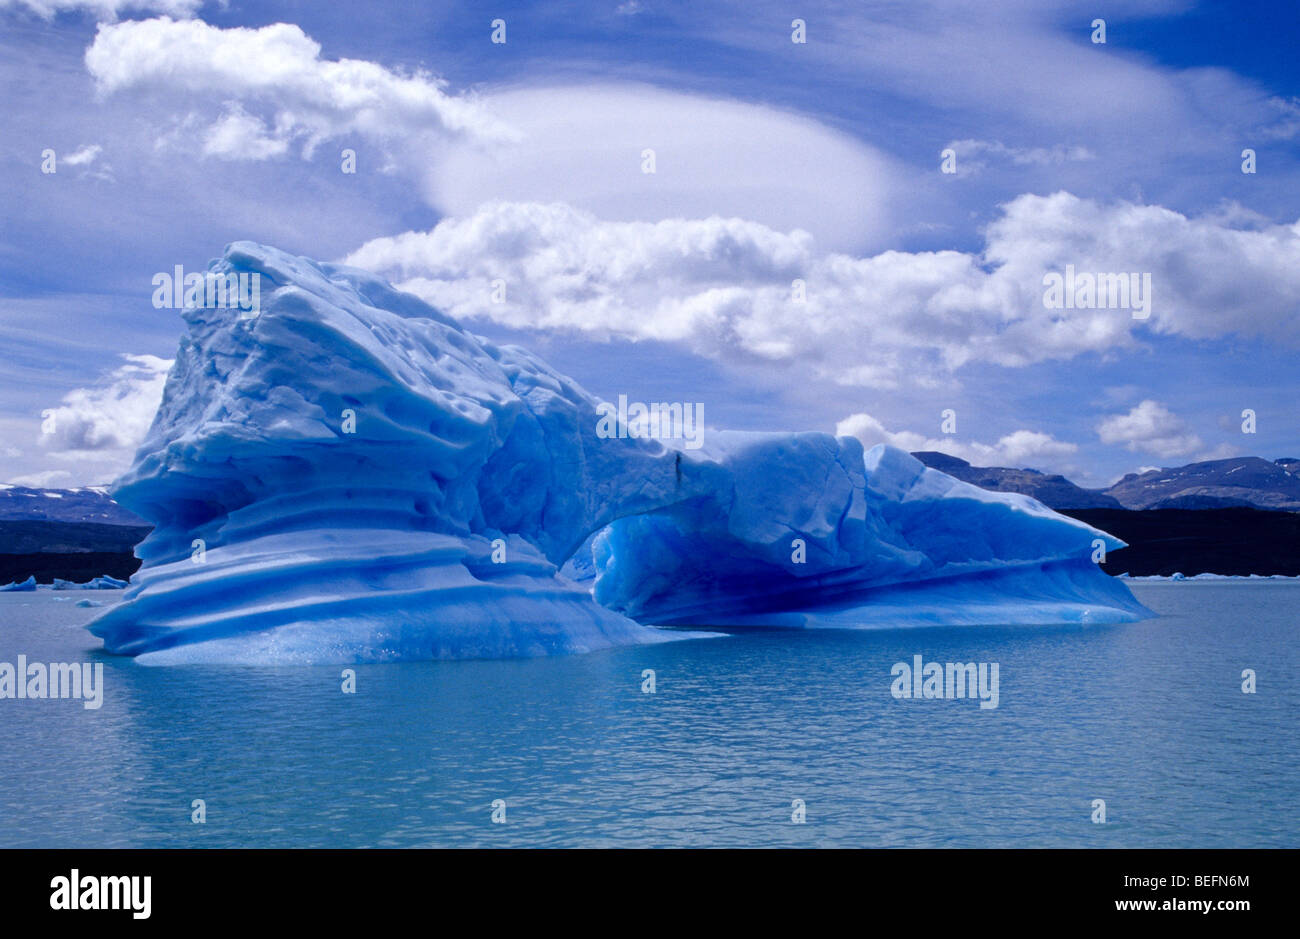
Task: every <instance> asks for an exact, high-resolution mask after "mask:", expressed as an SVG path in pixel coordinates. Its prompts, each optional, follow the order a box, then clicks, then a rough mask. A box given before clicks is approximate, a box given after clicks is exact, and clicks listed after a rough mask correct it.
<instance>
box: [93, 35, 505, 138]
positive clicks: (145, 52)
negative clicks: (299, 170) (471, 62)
mask: <svg viewBox="0 0 1300 939" xmlns="http://www.w3.org/2000/svg"><path fill="white" fill-rule="evenodd" d="M86 68H87V69H88V70H89V72H90V74H91V76H92V77H93V78H94V81H95V87H96V89H97V91H98V92H99V93H100V94H101V95H110V94H122V93H126V92H139V93H149V92H156V93H159V94H161V95H165V96H166V97H167V99H168V100H169V101H170V100H176V99H178V98H179V99H181V100H183V101H185V102H186V103H187V104H188V105H189V106H192V107H198V108H206V109H207V111H209V112H212V114H213V116H212V117H211V121H212V128H211V130H210V132H209V133H208V134H207V135H206V137H205V140H204V152H205V153H207V154H209V155H212V156H218V157H221V158H223V159H245V160H264V159H268V158H270V157H273V156H278V155H279V154H282V153H284V152H286V151H287V150H288V149H289V148H290V147H291V146H298V145H300V146H301V148H302V153H303V155H304V156H306V157H310V156H311V154H312V153H313V151H314V150H315V148H316V147H317V146H319V145H320V144H321V143H322V142H323V141H325V140H329V139H335V138H340V137H346V136H349V135H354V134H357V135H361V136H363V137H365V138H367V139H370V140H376V141H382V142H386V143H391V144H393V145H395V146H411V147H426V148H427V147H428V146H430V145H431V144H432V142H434V141H441V140H447V139H452V138H456V137H461V136H465V137H473V138H483V139H497V138H509V137H510V136H511V132H510V131H509V129H508V128H506V127H505V126H504V125H503V124H501V123H500V122H499V121H497V120H495V119H494V118H492V117H491V116H490V115H489V114H488V113H487V112H486V111H485V110H484V109H483V108H482V107H481V106H480V105H479V104H478V102H476V101H475V100H473V99H472V98H470V97H466V96H455V95H451V94H448V93H447V92H446V91H445V83H444V82H442V81H440V80H439V79H437V78H435V77H434V76H432V75H430V74H428V73H427V72H415V73H412V74H405V73H402V72H398V71H394V70H391V69H387V68H384V67H383V66H381V65H378V64H376V63H374V62H367V61H364V60H359V59H338V60H331V59H324V58H322V57H321V47H320V43H318V42H316V41H315V40H313V39H312V38H311V37H310V36H308V35H307V34H306V33H304V32H303V31H302V29H301V28H299V27H298V26H296V25H292V24H288V23H275V24H273V25H270V26H263V27H261V28H259V29H251V28H246V27H236V28H232V29H222V28H220V27H217V26H211V25H209V24H207V23H204V22H203V21H201V20H179V21H178V20H173V19H171V18H170V17H160V18H157V19H151V20H143V21H133V22H125V23H119V24H115V25H104V24H101V25H100V27H99V29H98V31H97V32H96V34H95V40H94V42H93V43H91V45H90V47H89V48H88V49H87V50H86ZM218 107H220V108H222V109H223V113H222V114H221V115H220V116H219V117H218V116H215V111H216V109H217V108H218ZM250 109H251V110H250Z"/></svg>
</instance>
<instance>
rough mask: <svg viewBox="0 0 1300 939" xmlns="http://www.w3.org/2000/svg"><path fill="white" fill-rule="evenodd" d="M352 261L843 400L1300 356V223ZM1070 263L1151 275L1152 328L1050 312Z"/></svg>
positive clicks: (1109, 223) (1157, 216)
mask: <svg viewBox="0 0 1300 939" xmlns="http://www.w3.org/2000/svg"><path fill="white" fill-rule="evenodd" d="M347 261H348V263H351V264H354V265H357V266H360V267H364V268H367V269H370V270H373V271H376V272H379V273H381V274H383V275H385V276H387V277H389V278H390V279H392V280H394V281H396V282H398V283H399V284H400V286H402V287H403V288H404V289H406V290H410V291H412V292H414V293H416V294H418V295H420V296H422V297H423V298H425V299H426V300H428V301H429V302H430V303H432V304H433V305H435V306H437V307H440V308H441V309H443V310H445V311H447V312H449V313H451V314H452V315H454V316H457V317H461V318H470V319H472V318H481V319H488V320H493V321H495V322H498V323H502V324H504V325H507V326H511V327H515V328H530V329H572V330H577V331H580V332H583V333H586V334H588V335H589V336H592V337H595V338H621V339H630V340H640V339H656V340H667V341H680V342H682V343H685V344H686V345H687V346H689V347H690V348H691V349H692V351H695V352H697V353H700V354H703V355H709V356H713V357H717V358H734V357H737V356H741V357H750V358H753V359H757V360H763V359H781V360H789V359H792V360H795V361H796V362H798V363H802V364H803V365H805V366H807V367H808V368H809V369H810V370H811V371H812V372H813V373H814V374H816V375H817V376H819V377H822V378H826V379H830V380H833V381H836V382H838V383H840V384H844V385H853V386H866V387H875V388H884V389H888V388H895V387H899V386H900V385H903V384H907V383H912V384H921V385H924V384H927V383H929V384H934V383H936V382H938V381H940V380H942V379H943V378H945V377H947V376H951V374H952V373H954V372H955V371H956V370H957V369H959V368H960V367H961V366H963V365H965V364H966V363H968V362H983V363H991V364H995V365H1001V366H1008V367H1016V366H1023V365H1028V364H1031V363H1035V362H1042V361H1047V360H1053V359H1069V358H1072V357H1074V356H1078V355H1081V354H1084V353H1090V352H1091V353H1107V352H1110V351H1113V350H1120V349H1130V348H1134V347H1136V346H1138V345H1139V343H1140V341H1141V337H1142V334H1143V332H1144V331H1152V332H1155V333H1164V334H1170V335H1176V336H1183V337H1187V338H1191V339H1205V338H1212V337H1219V336H1226V335H1229V334H1233V333H1236V334H1240V335H1245V336H1265V337H1268V338H1270V339H1272V340H1275V341H1280V342H1284V343H1291V344H1295V343H1297V342H1300V317H1297V316H1296V312H1297V310H1300V223H1297V224H1296V225H1291V226H1279V225H1270V226H1265V227H1262V228H1260V227H1256V228H1254V229H1252V230H1243V229H1236V228H1231V227H1228V224H1227V223H1226V222H1224V221H1223V220H1222V219H1191V218H1187V217H1185V216H1183V215H1181V214H1179V213H1177V212H1173V211H1170V210H1169V209H1165V208H1162V207H1160V206H1143V205H1133V204H1129V203H1118V204H1112V205H1106V204H1101V203H1098V202H1094V201H1092V200H1087V199H1080V198H1078V197H1076V196H1073V195H1070V194H1069V193H1057V194H1055V195H1052V196H1036V195H1023V196H1020V197H1018V198H1016V199H1015V200H1013V201H1012V202H1010V203H1008V204H1007V205H1005V206H1003V212H1002V215H1001V217H1000V218H998V219H997V220H996V221H995V222H993V223H992V224H991V225H990V226H989V228H988V230H987V233H986V241H985V248H984V250H983V251H982V252H981V253H979V254H972V253H964V252H958V251H936V252H919V253H914V252H904V251H886V252H883V253H881V254H877V255H873V256H867V257H857V256H852V255H848V254H843V253H837V252H830V251H825V250H822V249H821V248H820V247H819V245H818V244H817V242H816V241H815V239H814V238H813V237H812V235H810V234H808V233H807V232H804V231H801V230H792V231H788V232H782V231H778V230H774V229H772V228H770V227H768V226H766V225H763V224H761V223H758V222H755V221H752V220H745V219H740V218H723V217H718V216H714V217H710V218H704V219H683V218H669V219H663V220H660V221H656V222H624V221H608V220H602V219H600V218H598V217H597V216H596V215H594V214H593V213H590V212H586V211H582V210H579V209H575V208H573V207H571V206H567V205H563V204H554V203H553V204H536V203H524V204H520V203H492V204H489V205H486V206H484V207H482V208H481V209H480V210H479V211H477V212H475V213H473V214H472V215H470V216H468V217H465V218H451V219H445V220H444V221H442V222H440V223H439V224H438V225H437V226H436V227H434V228H433V229H432V230H430V231H426V232H406V233H404V234H401V235H397V236H392V237H385V238H378V239H375V240H372V241H370V242H368V243H366V244H365V245H363V246H362V247H360V248H359V249H357V250H356V251H355V252H353V253H352V254H351V255H350V256H349V257H348V258H347ZM1067 265H1072V266H1073V267H1075V268H1076V269H1077V270H1078V271H1080V272H1092V273H1104V272H1115V273H1149V274H1151V280H1152V290H1151V292H1152V297H1153V299H1152V306H1151V313H1150V319H1148V320H1135V319H1134V318H1133V315H1132V312H1131V311H1130V310H1126V309H1106V308H1098V309H1072V310H1071V309H1051V308H1049V307H1048V306H1047V305H1046V304H1045V303H1044V293H1045V288H1044V277H1045V275H1046V274H1048V273H1054V272H1061V271H1063V270H1065V268H1066V267H1067ZM503 292H504V296H503V295H502V294H503Z"/></svg>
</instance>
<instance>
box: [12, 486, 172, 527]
mask: <svg viewBox="0 0 1300 939" xmlns="http://www.w3.org/2000/svg"><path fill="white" fill-rule="evenodd" d="M0 521H15V522H17V521H22V522H31V521H45V522H92V523H94V524H97V525H131V526H139V525H143V526H146V527H148V525H149V523H148V522H146V521H145V520H144V519H142V518H140V517H139V516H137V515H133V514H132V513H130V512H128V511H127V510H126V509H124V508H122V507H121V506H120V505H118V504H117V503H116V502H114V501H113V497H112V496H110V495H109V494H108V489H107V488H106V487H104V486H88V487H86V488H84V489H28V488H26V487H24V486H0Z"/></svg>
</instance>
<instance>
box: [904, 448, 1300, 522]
mask: <svg viewBox="0 0 1300 939" xmlns="http://www.w3.org/2000/svg"><path fill="white" fill-rule="evenodd" d="M913 456H915V457H916V458H917V459H919V460H920V461H921V462H922V463H924V464H925V465H926V466H932V467H934V468H935V469H937V470H941V471H943V472H945V473H947V474H948V475H950V476H955V477H956V478H957V479H960V480H963V481H965V482H968V483H971V484H972V485H975V486H979V487H980V488H981V489H990V490H993V491H994V492H1020V493H1024V494H1025V495H1027V496H1033V497H1034V498H1035V499H1037V500H1038V501H1039V502H1041V503H1043V504H1044V505H1046V506H1048V507H1049V508H1053V509H1132V510H1142V509H1225V508H1236V507H1250V508H1257V509H1277V510H1282V511H1288V512H1295V511H1300V460H1296V459H1294V458H1291V457H1285V458H1283V459H1279V460H1274V461H1273V462H1271V463H1270V462H1269V461H1268V460H1264V459H1261V458H1260V457H1256V456H1246V457H1234V458H1232V459H1229V460H1207V461H1205V462H1203V463H1189V464H1188V465H1186V466H1179V467H1173V468H1163V469H1158V470H1148V471H1147V472H1145V473H1129V474H1128V475H1127V476H1125V477H1124V478H1123V479H1121V480H1120V481H1119V482H1117V483H1115V485H1113V486H1111V487H1110V488H1109V489H1084V488H1083V487H1081V486H1077V485H1075V484H1074V483H1072V482H1070V480H1068V479H1066V478H1065V477H1064V476H1060V475H1047V474H1045V473H1040V472H1038V471H1037V470H1032V469H1009V468H1007V467H1001V466H971V465H970V463H968V462H966V461H965V460H961V459H958V458H957V457H954V456H949V455H948V454H946V453H936V452H934V451H931V450H923V451H920V452H917V453H914V454H913Z"/></svg>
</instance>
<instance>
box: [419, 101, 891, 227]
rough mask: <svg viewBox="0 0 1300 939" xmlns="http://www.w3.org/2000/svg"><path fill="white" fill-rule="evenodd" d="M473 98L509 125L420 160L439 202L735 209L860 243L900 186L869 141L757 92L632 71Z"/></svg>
mask: <svg viewBox="0 0 1300 939" xmlns="http://www.w3.org/2000/svg"><path fill="white" fill-rule="evenodd" d="M482 102H483V104H484V106H485V107H487V108H488V109H490V111H491V112H492V114H494V115H495V116H497V117H498V118H499V119H501V120H502V121H505V122H506V123H508V124H509V125H510V126H511V127H512V128H515V129H516V130H517V131H518V134H519V136H518V138H517V139H516V140H514V141H495V142H490V143H484V142H482V141H475V140H461V141H457V142H454V143H452V144H451V145H449V146H448V148H447V150H446V152H445V153H444V154H442V155H441V158H440V159H438V160H436V161H430V162H429V163H428V174H429V175H428V178H427V197H428V200H429V202H430V203H431V204H432V205H434V206H435V207H436V208H438V209H439V210H440V211H442V212H444V213H446V214H448V215H452V216H457V217H465V216H468V215H471V214H473V213H474V212H475V211H477V209H478V208H479V207H480V206H481V205H483V204H485V203H488V202H493V201H511V202H544V203H545V202H564V203H566V204H568V205H572V206H574V207H576V208H580V209H586V210H588V211H590V212H593V213H595V214H596V215H597V216H599V217H600V218H603V219H608V220H616V221H631V220H640V221H657V220H659V219H665V218H678V217H681V218H704V217H707V216H709V215H722V216H738V217H741V218H746V219H751V220H753V221H757V222H761V223H762V224H764V225H767V226H769V227H772V228H776V229H778V230H782V231H788V230H790V229H795V228H800V229H804V230H806V231H809V232H812V233H813V234H814V235H816V236H817V238H818V240H819V241H820V242H821V243H822V244H823V245H824V246H827V247H833V248H859V247H861V246H862V245H864V244H866V243H869V242H873V241H879V240H882V239H883V238H884V236H885V235H886V234H887V233H888V232H889V231H890V229H891V224H892V222H891V215H892V213H891V211H890V203H891V200H892V199H893V198H895V194H896V193H898V192H899V191H900V190H903V189H904V188H906V187H905V186H904V184H903V182H902V177H901V174H900V172H899V171H898V170H897V169H896V168H895V167H894V165H893V164H892V163H891V162H890V161H889V160H888V159H887V158H886V157H884V156H883V155H882V154H881V153H880V152H879V151H877V150H876V149H874V148H873V147H871V146H869V145H867V144H865V143H863V142H861V141H860V140H857V139H855V138H853V137H850V136H848V135H847V134H843V133H840V132H839V131H835V130H832V129H830V128H829V127H827V126H826V125H824V124H821V123H819V122H818V121H815V120H812V119H810V118H807V117H803V116H800V115H796V114H791V113H788V112H785V111H779V110H776V109H774V108H770V107H766V106H762V105H757V104H747V103H742V102H738V101H728V100H722V99H717V98H708V97H703V96H699V95H691V94H683V93H681V92H676V91H669V90H665V89H660V88H654V87H651V86H648V85H634V84H623V85H595V86H561V87H543V88H532V87H530V88H515V89H510V90H506V91H499V92H495V93H489V94H485V95H484V97H483V99H482ZM646 150H653V151H654V170H655V171H654V172H653V173H646V172H643V164H644V163H645V157H644V156H643V154H644V152H645V151H646Z"/></svg>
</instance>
